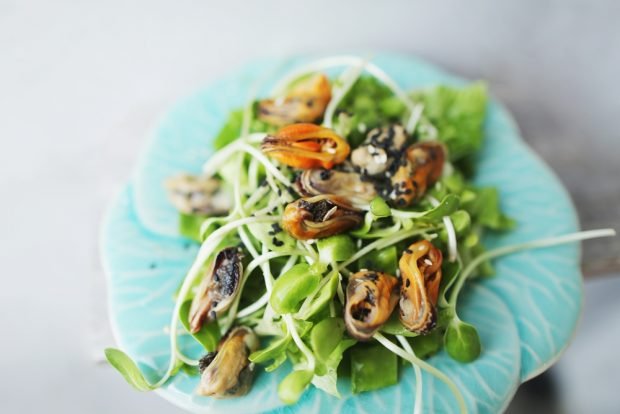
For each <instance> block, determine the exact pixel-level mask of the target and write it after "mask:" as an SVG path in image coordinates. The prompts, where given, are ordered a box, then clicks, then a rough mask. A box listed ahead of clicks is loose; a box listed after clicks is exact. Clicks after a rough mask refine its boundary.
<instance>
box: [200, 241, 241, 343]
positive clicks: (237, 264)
mask: <svg viewBox="0 0 620 414" xmlns="http://www.w3.org/2000/svg"><path fill="white" fill-rule="evenodd" d="M242 259H243V253H242V252H241V249H239V248H237V247H227V248H225V249H223V250H221V251H220V252H219V253H218V254H217V255H216V257H215V260H213V263H211V265H210V266H209V267H208V268H207V270H206V271H205V272H204V274H203V279H202V281H201V282H200V285H199V286H198V291H197V292H196V296H195V297H194V299H193V300H192V304H191V306H190V309H189V326H190V331H191V333H196V332H198V331H200V329H201V328H202V326H203V324H205V323H209V322H211V321H212V320H214V319H216V318H217V317H218V316H219V315H220V314H221V313H222V312H224V311H226V310H227V309H228V308H229V307H230V305H232V303H233V301H234V299H235V297H236V296H237V294H238V293H239V286H240V285H239V282H240V280H241V276H242V275H243V263H242Z"/></svg>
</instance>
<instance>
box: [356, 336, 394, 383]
mask: <svg viewBox="0 0 620 414" xmlns="http://www.w3.org/2000/svg"><path fill="white" fill-rule="evenodd" d="M397 382H398V362H397V358H396V355H395V354H393V353H392V352H390V351H389V350H388V349H386V348H384V347H383V345H379V344H377V345H357V346H355V347H354V348H352V349H351V391H353V392H354V393H356V394H357V393H360V392H364V391H372V390H378V389H380V388H383V387H388V386H390V385H394V384H396V383H397Z"/></svg>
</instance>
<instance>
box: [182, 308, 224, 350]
mask: <svg viewBox="0 0 620 414" xmlns="http://www.w3.org/2000/svg"><path fill="white" fill-rule="evenodd" d="M191 306H192V301H191V300H186V301H185V302H183V305H181V309H179V319H180V320H181V324H182V325H183V327H184V328H185V330H186V331H187V332H190V328H189V309H190V307H191ZM192 336H193V337H194V339H195V340H196V341H198V342H199V343H200V344H201V345H202V346H203V347H204V349H205V350H206V351H207V352H212V351H215V349H216V348H217V344H218V342H219V341H220V328H219V324H218V322H217V320H214V321H213V322H210V323H208V324H206V325H203V327H202V329H201V330H200V331H198V332H197V333H195V334H192Z"/></svg>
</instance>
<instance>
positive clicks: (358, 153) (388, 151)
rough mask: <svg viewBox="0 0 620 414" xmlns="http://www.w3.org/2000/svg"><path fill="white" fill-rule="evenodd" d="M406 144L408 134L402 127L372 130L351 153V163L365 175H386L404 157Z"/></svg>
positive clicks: (392, 126) (394, 126)
mask: <svg viewBox="0 0 620 414" xmlns="http://www.w3.org/2000/svg"><path fill="white" fill-rule="evenodd" d="M406 143H407V132H406V131H405V128H403V127H402V126H400V125H389V126H386V127H381V128H375V129H372V130H371V131H370V132H368V134H367V135H366V140H365V141H364V143H363V144H362V145H360V146H359V147H357V148H356V149H354V150H353V152H352V153H351V163H352V164H353V165H354V166H356V167H357V168H358V169H359V171H360V172H361V173H362V174H363V175H369V176H377V175H381V174H384V173H386V171H388V169H389V168H390V165H392V163H393V162H394V161H395V160H396V159H398V158H399V157H400V156H401V155H402V150H403V148H404V146H405V144H406Z"/></svg>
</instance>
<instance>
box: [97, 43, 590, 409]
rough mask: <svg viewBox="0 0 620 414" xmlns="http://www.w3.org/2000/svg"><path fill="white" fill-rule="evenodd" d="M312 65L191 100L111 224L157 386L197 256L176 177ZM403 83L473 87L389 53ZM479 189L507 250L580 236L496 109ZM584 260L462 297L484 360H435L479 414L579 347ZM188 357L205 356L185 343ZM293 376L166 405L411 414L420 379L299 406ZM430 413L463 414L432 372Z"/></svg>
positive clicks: (158, 134) (528, 272)
mask: <svg viewBox="0 0 620 414" xmlns="http://www.w3.org/2000/svg"><path fill="white" fill-rule="evenodd" d="M307 60H309V59H292V60H289V61H286V62H284V63H282V62H277V61H275V60H274V61H268V60H267V61H259V62H253V63H252V64H250V65H247V66H246V67H244V68H242V69H241V70H238V71H235V72H233V73H231V74H230V75H229V76H227V77H226V78H224V79H221V80H220V81H218V82H216V83H214V84H212V85H211V86H210V87H208V88H206V89H204V90H202V91H200V92H198V93H196V94H195V95H193V96H191V97H189V98H188V99H185V100H184V101H182V102H180V103H179V104H178V105H177V106H176V107H174V108H173V109H172V110H171V111H170V112H169V114H168V115H167V116H166V118H165V119H164V120H163V121H162V122H161V124H160V125H159V126H158V127H157V128H156V129H155V132H154V134H153V137H152V139H151V142H150V143H149V145H148V147H147V148H146V150H145V151H144V153H143V156H142V157H141V159H140V162H139V164H138V168H137V170H136V172H135V176H134V178H133V180H132V182H131V183H130V184H128V185H127V187H126V188H125V189H124V191H123V192H122V193H121V194H120V195H119V197H118V198H117V199H116V200H115V202H114V203H113V204H112V206H111V207H110V209H109V212H108V214H107V217H106V219H105V223H104V226H103V242H102V250H103V261H104V264H105V269H106V273H107V276H108V282H109V307H110V318H111V321H112V325H113V329H114V333H115V336H116V340H117V342H118V345H119V346H120V347H121V348H122V349H123V350H125V351H126V352H127V353H128V354H129V355H131V357H133V358H134V359H135V360H137V361H139V364H140V366H141V368H142V369H143V370H144V371H145V372H146V373H147V377H149V378H150V379H152V380H155V379H157V378H158V377H159V376H160V375H161V374H162V373H163V372H164V371H165V369H166V366H167V361H168V358H169V343H168V335H167V333H166V331H165V327H166V326H167V325H168V323H169V321H170V317H171V312H172V309H173V306H174V304H173V301H172V295H173V292H174V291H175V289H176V288H177V286H178V285H179V283H180V281H181V280H182V278H183V277H184V275H185V273H186V271H187V270H188V268H189V266H190V265H191V262H192V260H193V257H194V255H195V253H196V250H197V249H196V247H195V246H194V245H193V244H192V243H190V242H189V241H187V240H185V239H183V238H182V237H180V236H178V233H177V224H178V223H177V214H176V212H175V210H174V209H173V208H172V207H171V206H170V204H169V203H168V201H167V200H166V194H165V192H164V189H163V187H162V184H161V183H162V181H163V180H164V178H166V177H168V176H171V175H174V174H176V173H178V172H181V171H193V172H197V171H199V169H200V166H201V165H202V163H203V162H204V161H205V159H206V158H207V157H208V156H209V152H210V140H211V139H212V138H213V137H214V135H215V134H216V132H217V131H218V129H219V128H220V127H221V125H222V124H223V122H224V121H225V118H226V116H227V114H228V112H229V111H230V110H231V109H233V108H237V107H239V106H241V105H243V104H244V102H245V100H246V99H247V97H248V91H249V89H250V85H252V84H254V82H255V81H256V79H258V78H262V79H263V80H265V82H264V85H265V89H264V90H261V91H259V94H264V93H266V92H267V91H268V90H269V88H270V87H271V86H273V82H274V81H275V80H277V79H278V78H279V77H281V76H282V75H283V74H284V73H286V72H287V71H288V70H290V69H291V68H293V67H295V66H297V65H300V64H302V63H304V62H305V61H307ZM372 61H373V63H375V64H377V65H379V66H380V67H381V68H383V69H384V70H385V71H386V72H387V73H388V74H389V75H390V76H391V77H392V78H393V79H394V80H395V81H396V82H397V83H398V84H399V85H400V86H401V87H403V88H405V89H412V88H419V87H424V86H429V85H433V84H439V83H442V84H453V85H458V84H462V83H463V81H462V80H460V79H459V78H456V77H454V76H451V75H448V74H446V73H445V72H443V71H442V70H440V69H438V68H436V67H434V66H431V65H429V64H427V63H425V62H423V61H420V60H418V59H415V58H412V57H406V56H401V55H393V54H381V55H378V56H376V57H375V58H374V59H373V60H372ZM475 180H476V182H477V183H479V184H484V185H492V186H496V187H497V188H499V190H500V193H501V200H502V204H503V205H502V207H503V209H504V211H505V212H506V213H507V214H508V215H510V216H511V217H513V218H515V219H516V220H517V222H518V227H517V228H516V230H514V231H512V232H509V233H506V234H502V235H499V236H490V237H488V238H487V239H486V240H485V244H486V245H487V246H488V247H497V246H501V245H506V244H513V243H519V242H524V241H528V240H533V239H537V238H542V237H546V236H553V235H558V234H564V233H569V232H574V231H577V229H578V223H577V218H576V214H575V210H574V207H573V205H572V203H571V200H570V198H569V196H568V195H567V193H566V191H565V190H564V189H563V187H562V185H561V184H560V182H559V181H558V179H557V178H556V177H555V176H554V175H553V173H552V172H551V171H550V170H549V168H548V167H547V166H546V165H545V164H544V163H543V162H542V161H541V160H540V159H539V158H538V157H537V156H536V155H535V154H534V153H533V152H532V151H531V150H530V149H529V148H528V147H527V145H526V144H525V143H524V142H523V141H522V139H521V137H520V136H519V131H518V129H517V126H516V125H515V123H514V121H513V120H512V118H511V117H510V115H509V114H508V113H507V111H506V110H505V109H504V108H503V107H502V106H501V105H500V104H499V103H497V102H495V101H491V103H490V104H489V107H488V114H487V119H486V124H485V145H484V148H483V150H482V151H481V153H480V155H479V163H478V173H477V176H476V178H475ZM579 260H580V251H579V247H578V245H576V244H575V245H565V246H559V247H553V248H548V249H543V250H536V251H528V252H524V253H518V254H514V255H512V256H508V257H504V258H501V259H499V260H497V264H496V269H497V274H496V276H495V277H494V278H490V279H485V280H481V281H476V282H472V283H470V284H469V285H468V287H467V288H466V292H465V294H464V297H463V300H462V301H460V307H461V309H460V312H459V314H462V315H463V319H464V320H466V321H468V322H471V323H473V324H474V325H475V326H476V327H478V329H479V332H480V336H481V340H482V346H483V351H482V355H481V357H480V358H479V359H477V360H476V361H475V362H473V363H470V364H460V363H457V362H455V361H453V360H452V359H450V358H449V357H448V356H447V355H446V354H445V353H444V352H441V353H439V354H438V355H435V356H433V357H432V358H430V359H429V362H430V363H431V364H433V365H435V366H436V367H438V368H439V369H441V370H442V371H444V372H445V373H446V374H448V375H449V376H450V377H451V378H452V379H453V380H454V381H455V382H456V384H457V385H458V386H459V388H460V389H461V390H462V392H463V394H464V397H465V399H466V401H467V405H468V408H469V411H470V412H471V413H497V412H500V411H502V410H503V409H504V408H505V407H506V406H507V404H508V402H509V401H510V399H511V398H512V396H513V394H514V392H515V391H516V389H517V387H518V386H519V384H520V383H522V382H523V381H527V380H528V379H530V378H532V377H534V376H536V375H538V374H540V373H541V372H543V371H544V370H545V369H547V368H548V367H549V366H550V365H551V364H553V362H554V361H555V360H556V359H557V358H558V357H559V355H560V354H561V353H562V351H563V350H564V349H565V347H566V346H567V344H568V342H569V341H570V339H571V337H572V336H573V333H574V331H575V326H576V323H577V320H578V318H579V314H580V311H581V303H582V287H581V274H580V271H579ZM181 345H182V348H183V349H184V351H185V352H186V353H188V354H194V355H198V353H199V349H198V347H197V345H196V344H195V343H193V341H191V340H187V338H186V337H181ZM286 372H287V369H286V368H280V369H279V370H276V371H275V372H274V373H271V374H267V373H264V372H261V373H259V375H258V376H257V379H256V382H255V385H254V387H253V388H252V391H251V392H250V393H249V394H248V395H247V396H245V397H242V398H237V399H230V400H215V399H211V398H204V397H198V396H196V395H195V394H194V393H193V390H194V388H195V387H196V385H197V382H198V378H192V377H189V376H187V375H186V374H184V373H180V374H179V375H177V376H176V377H174V379H172V380H171V381H169V382H168V383H167V384H166V385H165V386H164V387H163V388H161V389H160V390H158V391H157V392H158V393H160V395H162V396H163V397H164V398H166V399H168V400H170V401H171V402H173V403H174V404H176V405H178V406H180V407H183V408H185V409H187V410H189V411H192V412H209V413H212V412H226V413H228V414H233V413H237V412H239V413H242V412H243V413H247V412H248V411H256V410H259V411H275V412H292V411H303V412H317V413H319V412H351V413H353V412H410V411H411V410H412V408H413V396H414V392H415V379H414V376H413V370H412V369H411V368H406V369H404V370H403V372H402V377H401V380H400V383H399V384H398V385H395V386H392V387H389V388H385V389H383V390H380V391H376V392H369V393H365V394H361V395H356V396H353V395H351V394H350V392H349V391H348V389H349V387H348V384H344V382H346V381H344V380H343V381H342V382H343V383H339V388H340V390H341V392H342V399H337V398H334V397H332V396H329V395H327V394H325V393H323V392H321V391H318V390H316V389H314V388H311V389H310V390H308V391H307V392H306V393H305V394H304V396H303V397H302V398H301V400H300V401H299V402H298V403H297V404H296V405H294V406H290V407H288V406H283V405H282V403H281V402H280V401H279V400H278V397H277V394H276V386H277V384H278V382H279V381H280V380H281V379H282V378H283V377H284V375H285V374H286ZM422 387H423V391H424V408H425V412H445V413H452V412H458V410H457V406H456V402H455V401H454V399H453V397H452V394H451V393H450V392H449V391H448V390H447V388H446V387H445V386H444V384H443V383H441V382H438V381H436V380H434V379H433V378H432V377H431V376H429V375H427V374H424V376H423V383H422Z"/></svg>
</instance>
